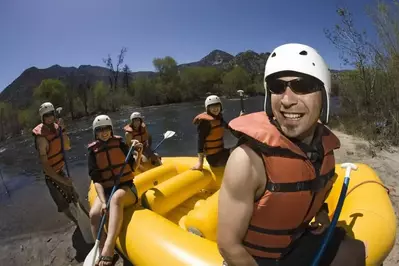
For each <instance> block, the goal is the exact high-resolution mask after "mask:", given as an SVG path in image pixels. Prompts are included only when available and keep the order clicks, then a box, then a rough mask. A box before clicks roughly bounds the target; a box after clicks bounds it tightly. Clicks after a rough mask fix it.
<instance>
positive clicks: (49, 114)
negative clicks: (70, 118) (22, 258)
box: [43, 112, 54, 117]
mask: <svg viewBox="0 0 399 266" xmlns="http://www.w3.org/2000/svg"><path fill="white" fill-rule="evenodd" d="M50 116H54V113H53V112H50V113H45V114H44V115H43V117H50Z"/></svg>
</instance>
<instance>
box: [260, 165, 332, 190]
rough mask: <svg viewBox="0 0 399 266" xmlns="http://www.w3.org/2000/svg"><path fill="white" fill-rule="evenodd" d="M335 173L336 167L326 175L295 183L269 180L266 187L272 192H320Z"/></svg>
mask: <svg viewBox="0 0 399 266" xmlns="http://www.w3.org/2000/svg"><path fill="white" fill-rule="evenodd" d="M334 175H335V169H332V170H331V171H330V172H328V173H327V174H325V175H320V176H318V177H317V178H316V179H313V180H308V181H302V182H294V183H273V182H272V181H270V180H268V181H267V184H266V189H267V190H269V191H270V192H298V191H312V192H318V191H319V190H321V189H323V188H324V187H325V186H326V185H327V182H328V181H329V180H330V179H331V178H333V177H334Z"/></svg>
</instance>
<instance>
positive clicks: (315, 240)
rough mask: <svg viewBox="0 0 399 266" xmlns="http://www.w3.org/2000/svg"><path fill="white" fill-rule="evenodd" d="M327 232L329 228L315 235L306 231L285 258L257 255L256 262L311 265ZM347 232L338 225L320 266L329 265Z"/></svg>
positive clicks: (285, 265)
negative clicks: (276, 258) (268, 257)
mask: <svg viewBox="0 0 399 266" xmlns="http://www.w3.org/2000/svg"><path fill="white" fill-rule="evenodd" d="M326 234H327V230H326V231H325V232H324V233H323V234H321V235H314V234H312V233H310V232H306V233H305V234H304V235H303V236H302V237H301V238H300V239H298V240H297V241H296V243H295V244H294V245H295V246H294V247H293V249H292V251H291V252H290V253H288V254H287V255H286V256H285V257H284V258H283V259H281V260H279V261H276V260H273V259H264V258H257V257H255V260H256V262H257V263H258V265H260V266H277V265H278V266H291V265H295V266H308V265H311V264H312V262H313V259H314V258H315V256H316V254H317V252H318V251H319V249H320V247H321V244H322V242H323V240H324V238H325V236H326ZM345 235H346V232H345V230H344V229H342V228H340V227H336V228H335V230H334V232H333V234H332V237H331V239H330V242H329V244H328V245H327V248H326V249H325V251H324V254H323V257H322V259H321V260H320V263H319V266H328V265H330V264H331V262H332V261H333V260H334V258H335V256H336V255H337V252H338V249H339V246H340V245H341V242H342V241H343V240H344V238H345Z"/></svg>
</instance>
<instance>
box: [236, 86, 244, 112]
mask: <svg viewBox="0 0 399 266" xmlns="http://www.w3.org/2000/svg"><path fill="white" fill-rule="evenodd" d="M237 93H238V94H239V95H240V103H241V112H242V113H244V112H245V110H244V99H243V97H244V91H243V90H238V91H237Z"/></svg>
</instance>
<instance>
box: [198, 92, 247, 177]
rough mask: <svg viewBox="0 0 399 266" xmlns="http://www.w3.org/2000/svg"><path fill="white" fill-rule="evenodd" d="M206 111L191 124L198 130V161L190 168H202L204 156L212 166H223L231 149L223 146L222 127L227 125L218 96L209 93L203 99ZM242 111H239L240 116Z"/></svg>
mask: <svg viewBox="0 0 399 266" xmlns="http://www.w3.org/2000/svg"><path fill="white" fill-rule="evenodd" d="M205 110H206V112H204V113H201V114H199V115H197V116H196V117H195V118H194V120H193V124H194V125H197V132H198V143H197V149H198V150H197V152H198V162H197V164H196V165H195V166H193V167H192V168H191V169H192V170H202V168H203V165H204V156H206V160H207V161H208V163H209V165H210V166H212V167H219V166H225V165H226V162H227V159H228V158H229V156H230V152H231V149H226V148H225V147H224V142H223V136H224V129H228V128H229V126H228V124H227V123H226V121H225V120H224V119H223V114H222V111H223V105H222V101H221V100H220V98H219V97H218V96H216V95H210V96H208V97H207V98H206V99H205ZM243 114H244V113H243V112H242V111H241V112H240V116H241V115H243Z"/></svg>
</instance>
